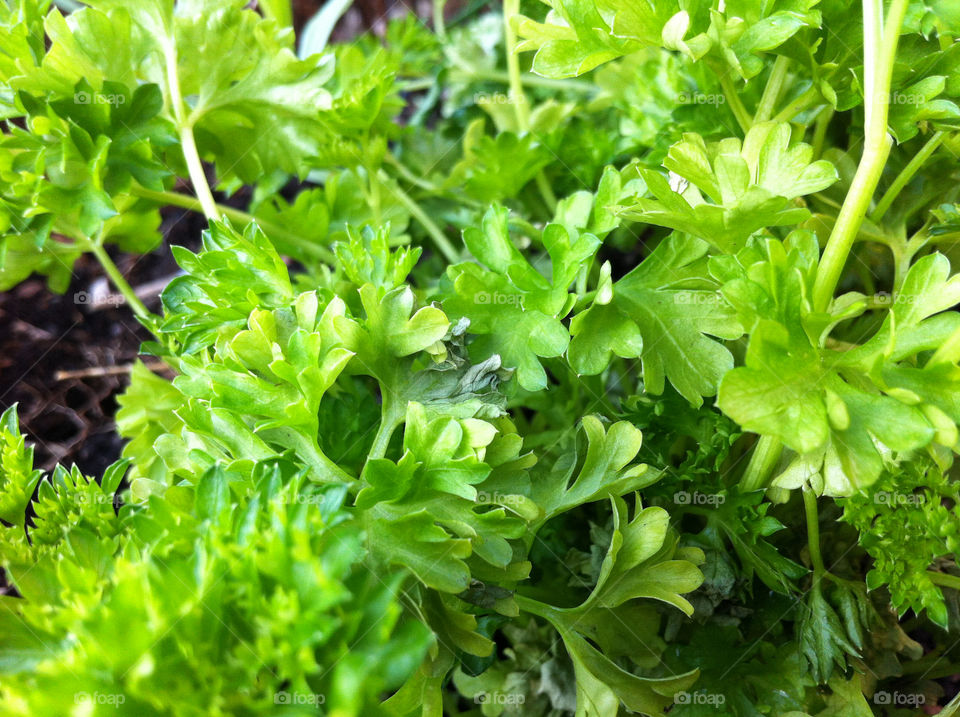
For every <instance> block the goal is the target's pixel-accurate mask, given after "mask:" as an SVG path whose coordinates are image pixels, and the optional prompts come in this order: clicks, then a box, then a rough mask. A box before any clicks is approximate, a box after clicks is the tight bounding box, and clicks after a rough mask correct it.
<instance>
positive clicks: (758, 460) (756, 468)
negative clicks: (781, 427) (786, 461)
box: [740, 436, 783, 492]
mask: <svg viewBox="0 0 960 717" xmlns="http://www.w3.org/2000/svg"><path fill="white" fill-rule="evenodd" d="M782 453H783V445H782V444H781V443H780V439H779V438H775V437H774V436H760V440H758V441H757V445H756V446H754V448H753V454H752V455H751V456H750V462H749V463H748V464H747V469H746V470H745V471H744V472H743V476H741V478H740V490H742V491H743V492H749V491H752V490H760V489H761V488H764V487H766V485H767V482H768V481H769V480H770V476H771V475H772V474H773V470H774V468H776V467H777V462H778V461H779V460H780V455H781V454H782Z"/></svg>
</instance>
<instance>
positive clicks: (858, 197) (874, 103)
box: [813, 0, 907, 311]
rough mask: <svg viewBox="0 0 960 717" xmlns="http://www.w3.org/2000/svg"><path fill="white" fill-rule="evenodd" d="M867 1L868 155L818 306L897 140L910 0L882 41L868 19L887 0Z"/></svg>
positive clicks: (839, 225) (826, 297) (834, 236)
mask: <svg viewBox="0 0 960 717" xmlns="http://www.w3.org/2000/svg"><path fill="white" fill-rule="evenodd" d="M863 5H864V18H865V20H864V53H865V54H864V66H865V67H870V68H871V72H873V71H874V70H875V71H876V74H875V75H869V76H870V77H871V80H870V82H865V89H866V90H867V94H866V95H865V98H864V105H865V108H864V117H865V120H866V121H865V128H864V134H865V143H864V149H863V155H862V157H861V158H860V165H859V166H858V167H857V173H856V175H855V176H854V178H853V184H852V185H851V187H850V191H849V192H848V193H847V196H846V199H844V202H843V206H842V207H841V209H840V213H839V215H838V216H837V221H836V223H835V224H834V226H833V231H832V232H831V233H830V238H829V239H828V240H827V246H826V248H825V249H824V252H823V257H822V258H821V260H820V268H819V270H818V271H817V277H816V280H815V281H814V285H813V306H814V310H815V311H826V310H827V309H828V308H829V307H830V302H831V301H832V299H833V292H834V291H835V290H836V288H837V282H838V281H839V280H840V274H841V273H842V272H843V266H844V264H845V263H846V261H847V256H848V255H849V254H850V248H851V247H852V246H853V242H854V241H855V240H856V238H857V232H858V231H859V230H860V225H861V224H862V223H863V219H864V217H866V215H867V210H868V209H869V207H870V200H871V199H872V198H873V193H874V191H876V188H877V184H878V183H879V182H880V175H881V174H882V173H883V167H884V165H885V164H886V161H887V157H888V156H889V154H890V147H891V145H892V144H893V139H892V138H891V137H890V135H889V134H888V133H887V115H888V112H889V109H890V97H889V95H890V78H891V76H892V74H893V61H894V57H895V56H896V51H897V42H898V40H899V38H900V26H901V25H902V24H903V16H904V13H905V12H906V7H907V0H893V2H892V4H891V6H890V13H889V15H888V16H887V22H886V25H885V26H884V28H883V31H882V36H881V37H880V38H879V42H878V37H877V31H876V23H874V22H872V21H870V22H868V21H867V20H868V18H872V17H873V13H876V12H882V8H883V3H882V0H864V3H863Z"/></svg>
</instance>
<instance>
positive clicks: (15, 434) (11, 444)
mask: <svg viewBox="0 0 960 717" xmlns="http://www.w3.org/2000/svg"><path fill="white" fill-rule="evenodd" d="M0 430H2V431H3V433H2V434H0V435H2V438H3V445H2V448H0V477H2V478H3V484H2V485H3V493H2V496H0V518H2V519H3V520H5V521H7V522H8V523H13V524H14V525H18V526H20V527H21V528H22V527H23V519H24V511H25V510H26V508H27V503H29V502H30V498H31V497H32V496H33V489H34V488H35V487H36V485H37V481H38V480H40V476H41V475H42V473H41V472H40V471H37V470H34V469H33V448H32V447H27V445H26V440H25V439H24V437H23V436H22V435H21V434H20V425H19V423H18V421H17V413H16V409H15V408H8V409H7V410H6V411H4V412H3V416H0Z"/></svg>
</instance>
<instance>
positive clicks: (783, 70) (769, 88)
mask: <svg viewBox="0 0 960 717" xmlns="http://www.w3.org/2000/svg"><path fill="white" fill-rule="evenodd" d="M789 67H790V58H788V57H784V56H783V55H780V56H779V57H777V59H776V61H775V62H774V63H773V69H772V70H771V71H770V78H769V79H768V80H767V85H766V87H764V88H763V96H762V97H760V104H758V105H757V111H756V112H755V113H754V115H753V122H765V121H766V120H768V119H770V117H772V116H773V110H774V107H776V105H777V101H778V100H779V99H780V93H781V92H783V85H784V83H785V82H786V80H787V69H788V68H789Z"/></svg>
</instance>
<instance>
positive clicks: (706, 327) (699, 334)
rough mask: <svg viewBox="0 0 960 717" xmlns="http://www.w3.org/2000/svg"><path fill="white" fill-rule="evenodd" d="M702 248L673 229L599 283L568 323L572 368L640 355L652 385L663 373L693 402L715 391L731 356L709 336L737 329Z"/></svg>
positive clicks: (653, 388) (597, 367)
mask: <svg viewBox="0 0 960 717" xmlns="http://www.w3.org/2000/svg"><path fill="white" fill-rule="evenodd" d="M707 249H708V247H707V245H706V244H705V243H703V242H702V241H700V240H698V239H695V238H690V237H680V236H678V237H674V238H672V239H671V240H669V241H665V242H663V243H661V244H660V245H659V246H658V247H657V248H656V249H655V250H654V252H653V253H652V254H651V255H650V256H648V257H647V258H646V259H645V260H644V261H643V262H642V263H641V264H640V265H639V266H637V268H635V269H634V270H633V271H631V272H630V273H629V274H627V275H626V276H625V277H623V278H622V279H620V280H619V281H618V282H616V283H614V284H613V286H612V287H610V288H608V290H607V291H605V292H604V291H598V292H597V296H596V298H595V299H594V303H593V305H592V306H591V307H590V308H589V309H587V310H586V311H584V312H582V313H580V314H578V315H577V316H575V317H574V318H573V320H572V321H571V323H570V331H571V333H572V334H573V336H574V339H573V342H572V343H571V346H570V354H569V355H570V362H571V365H572V366H573V368H574V369H575V370H577V371H579V372H580V373H586V374H595V373H599V372H600V371H602V370H603V369H604V368H605V367H606V365H607V364H608V363H609V361H610V355H611V354H615V355H617V356H619V357H621V358H635V357H640V358H641V359H642V363H643V379H644V384H645V385H646V389H647V390H648V391H650V392H651V393H654V394H658V393H661V392H662V391H663V389H664V379H665V378H668V379H670V383H671V384H673V386H674V387H675V388H676V389H677V390H678V391H679V392H680V393H681V394H682V395H683V396H684V397H686V398H687V399H688V400H689V401H691V402H693V403H699V402H700V401H701V400H702V399H701V396H710V395H713V394H714V393H716V390H717V384H718V383H719V381H720V378H721V376H723V375H724V373H726V372H727V371H729V370H730V369H731V368H732V367H733V357H732V356H731V355H730V352H729V351H728V350H727V349H726V348H725V347H724V346H723V345H722V344H720V343H719V342H717V341H715V340H714V339H713V338H711V337H718V338H724V339H735V338H737V337H738V336H740V335H741V334H742V333H743V330H742V328H741V327H740V324H739V323H738V322H737V320H736V317H735V315H734V312H733V311H732V309H731V308H730V306H729V305H728V304H727V303H726V301H724V299H723V297H721V296H720V295H719V294H718V293H717V290H716V284H715V283H714V281H713V280H712V279H711V278H710V276H709V274H708V273H707V261H706V259H707Z"/></svg>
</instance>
